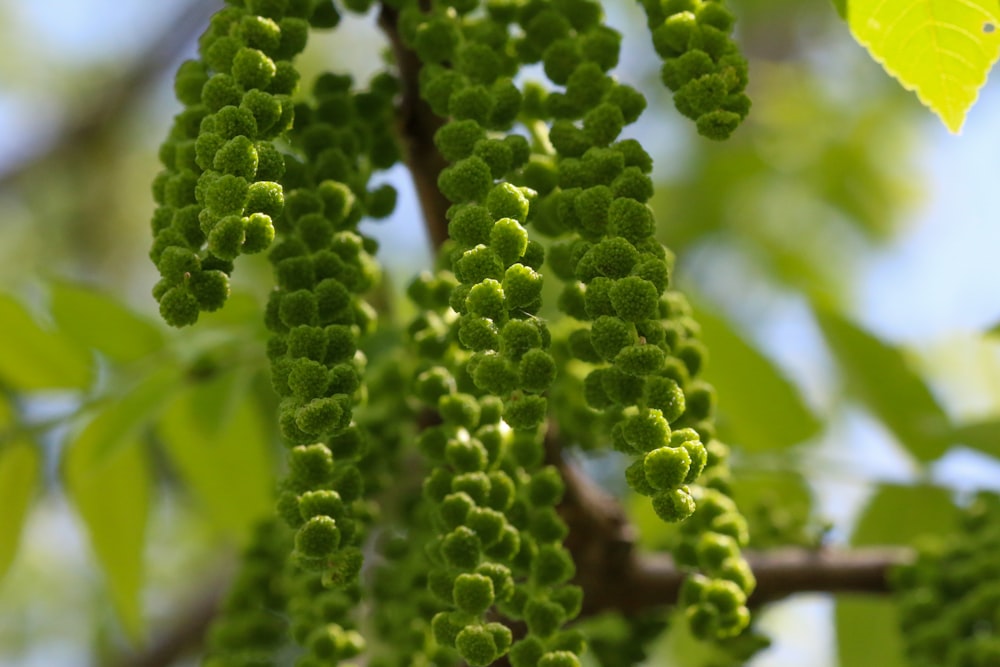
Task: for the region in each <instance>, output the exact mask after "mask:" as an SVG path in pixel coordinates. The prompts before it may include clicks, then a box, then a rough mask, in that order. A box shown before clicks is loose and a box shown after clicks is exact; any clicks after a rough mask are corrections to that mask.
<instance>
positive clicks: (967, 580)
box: [890, 493, 1000, 667]
mask: <svg viewBox="0 0 1000 667" xmlns="http://www.w3.org/2000/svg"><path fill="white" fill-rule="evenodd" d="M998 549H1000V496H997V495H995V494H992V493H980V494H979V495H978V496H977V497H976V498H975V500H974V501H973V502H972V503H971V504H970V505H969V506H968V507H967V508H966V509H965V510H964V512H963V514H962V517H961V524H960V526H959V532H958V533H957V534H955V535H952V536H950V537H948V538H945V539H941V538H938V539H936V540H928V541H927V542H925V543H923V544H922V545H921V546H920V547H919V548H918V550H917V559H916V561H915V562H913V563H910V564H908V565H905V566H901V567H899V568H897V569H896V570H895V571H894V572H893V573H892V576H891V579H890V580H891V583H892V586H893V588H894V589H895V591H896V598H897V600H898V603H899V620H900V626H901V629H902V636H903V641H904V645H905V649H906V655H907V658H908V659H909V660H910V663H911V664H912V665H914V667H930V666H931V665H935V667H986V666H987V665H996V664H1000V563H998V561H997V557H996V554H997V550H998Z"/></svg>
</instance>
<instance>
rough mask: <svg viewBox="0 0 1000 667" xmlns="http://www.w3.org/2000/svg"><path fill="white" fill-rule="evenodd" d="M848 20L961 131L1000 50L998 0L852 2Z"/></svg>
mask: <svg viewBox="0 0 1000 667" xmlns="http://www.w3.org/2000/svg"><path fill="white" fill-rule="evenodd" d="M847 22H848V25H849V26H850V28H851V33H852V34H853V35H854V38H855V39H857V40H858V42H859V43H860V44H861V45H862V46H864V47H865V48H866V49H868V52H869V53H870V54H871V56H872V58H874V59H875V60H876V61H877V62H878V63H880V64H881V65H882V67H883V68H884V69H885V71H886V72H888V73H889V74H890V75H891V76H893V77H894V78H896V79H897V80H898V81H899V82H900V83H901V84H902V85H903V87H904V88H906V89H907V90H912V91H914V92H915V93H916V94H917V97H918V98H919V99H920V101H921V103H923V104H924V105H925V106H927V107H929V108H930V109H931V110H932V111H933V112H934V113H936V114H937V115H938V116H939V117H940V118H941V120H942V121H943V122H944V124H945V126H946V127H947V128H948V129H949V130H951V131H952V132H956V133H957V132H958V131H959V130H961V128H962V123H963V122H964V121H965V115H966V113H967V112H968V110H969V108H971V107H972V105H973V104H974V103H975V101H976V98H977V97H978V96H979V89H980V88H981V87H982V86H983V84H984V83H986V77H987V75H988V74H989V71H990V68H991V67H992V66H993V63H994V62H996V59H997V55H998V53H1000V30H998V28H1000V5H998V3H997V2H996V0H848V4H847Z"/></svg>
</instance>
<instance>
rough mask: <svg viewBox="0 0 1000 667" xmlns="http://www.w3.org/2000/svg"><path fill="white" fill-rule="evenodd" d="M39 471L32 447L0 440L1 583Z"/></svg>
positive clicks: (35, 449) (18, 539) (18, 440)
mask: <svg viewBox="0 0 1000 667" xmlns="http://www.w3.org/2000/svg"><path fill="white" fill-rule="evenodd" d="M0 412H2V410H0ZM0 421H2V419H0ZM41 467H42V460H41V454H40V452H39V450H38V447H37V446H35V444H34V443H32V442H30V441H28V440H26V439H22V438H15V439H12V440H8V441H2V440H0V508H2V510H0V581H2V580H3V576H4V574H6V572H7V569H8V568H9V567H10V566H11V564H12V563H13V562H14V557H15V556H16V555H17V550H18V547H19V545H20V543H21V531H22V529H23V527H24V521H25V519H26V518H27V516H28V509H29V508H30V506H31V499H32V497H33V496H34V494H35V486H36V485H37V483H38V474H39V472H40V471H41Z"/></svg>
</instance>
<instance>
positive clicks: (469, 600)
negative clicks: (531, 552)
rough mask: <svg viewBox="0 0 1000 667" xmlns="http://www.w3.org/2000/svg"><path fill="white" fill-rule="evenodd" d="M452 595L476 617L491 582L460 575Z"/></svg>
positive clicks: (487, 600) (489, 601) (487, 602)
mask: <svg viewBox="0 0 1000 667" xmlns="http://www.w3.org/2000/svg"><path fill="white" fill-rule="evenodd" d="M741 592H742V591H741ZM452 595H453V598H454V601H455V606H456V607H458V608H459V609H461V610H462V611H464V612H466V613H469V614H475V615H477V616H478V615H479V614H482V613H483V612H485V611H486V610H487V609H489V608H490V607H491V606H493V599H494V594H493V580H492V579H490V578H489V577H487V576H484V575H481V574H460V575H458V577H457V578H456V579H455V585H454V588H453V589H452Z"/></svg>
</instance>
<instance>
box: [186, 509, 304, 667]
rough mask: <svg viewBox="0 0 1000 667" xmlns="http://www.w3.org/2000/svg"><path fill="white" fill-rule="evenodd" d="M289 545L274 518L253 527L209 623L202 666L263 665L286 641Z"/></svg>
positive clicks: (283, 528)
mask: <svg viewBox="0 0 1000 667" xmlns="http://www.w3.org/2000/svg"><path fill="white" fill-rule="evenodd" d="M289 544H290V535H289V532H288V529H287V528H286V527H285V526H283V525H282V524H281V523H280V522H279V521H278V520H277V519H276V518H273V519H269V520H267V521H265V522H262V523H260V524H259V525H257V526H256V527H255V528H254V534H253V537H252V539H251V541H250V544H249V545H248V546H247V548H246V549H245V551H244V554H243V562H242V564H241V567H240V570H239V572H238V573H237V576H236V580H235V581H234V583H233V585H232V586H231V587H230V589H229V592H228V593H227V594H226V599H225V601H224V602H223V604H222V610H221V614H220V616H219V620H217V621H216V622H215V623H213V624H212V628H211V631H210V633H209V636H208V648H207V650H206V656H205V661H204V665H205V667H233V666H243V665H247V666H249V665H260V664H266V662H267V661H269V660H270V659H271V656H272V655H273V653H274V651H275V650H276V649H277V648H279V647H280V646H281V645H282V644H283V643H284V642H285V637H286V635H287V633H288V628H287V622H286V620H285V617H284V614H283V610H284V609H285V608H286V606H287V603H288V596H289V592H290V591H289V590H288V579H287V577H286V576H285V570H284V564H285V562H286V561H287V560H288V551H289V548H290V546H289Z"/></svg>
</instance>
